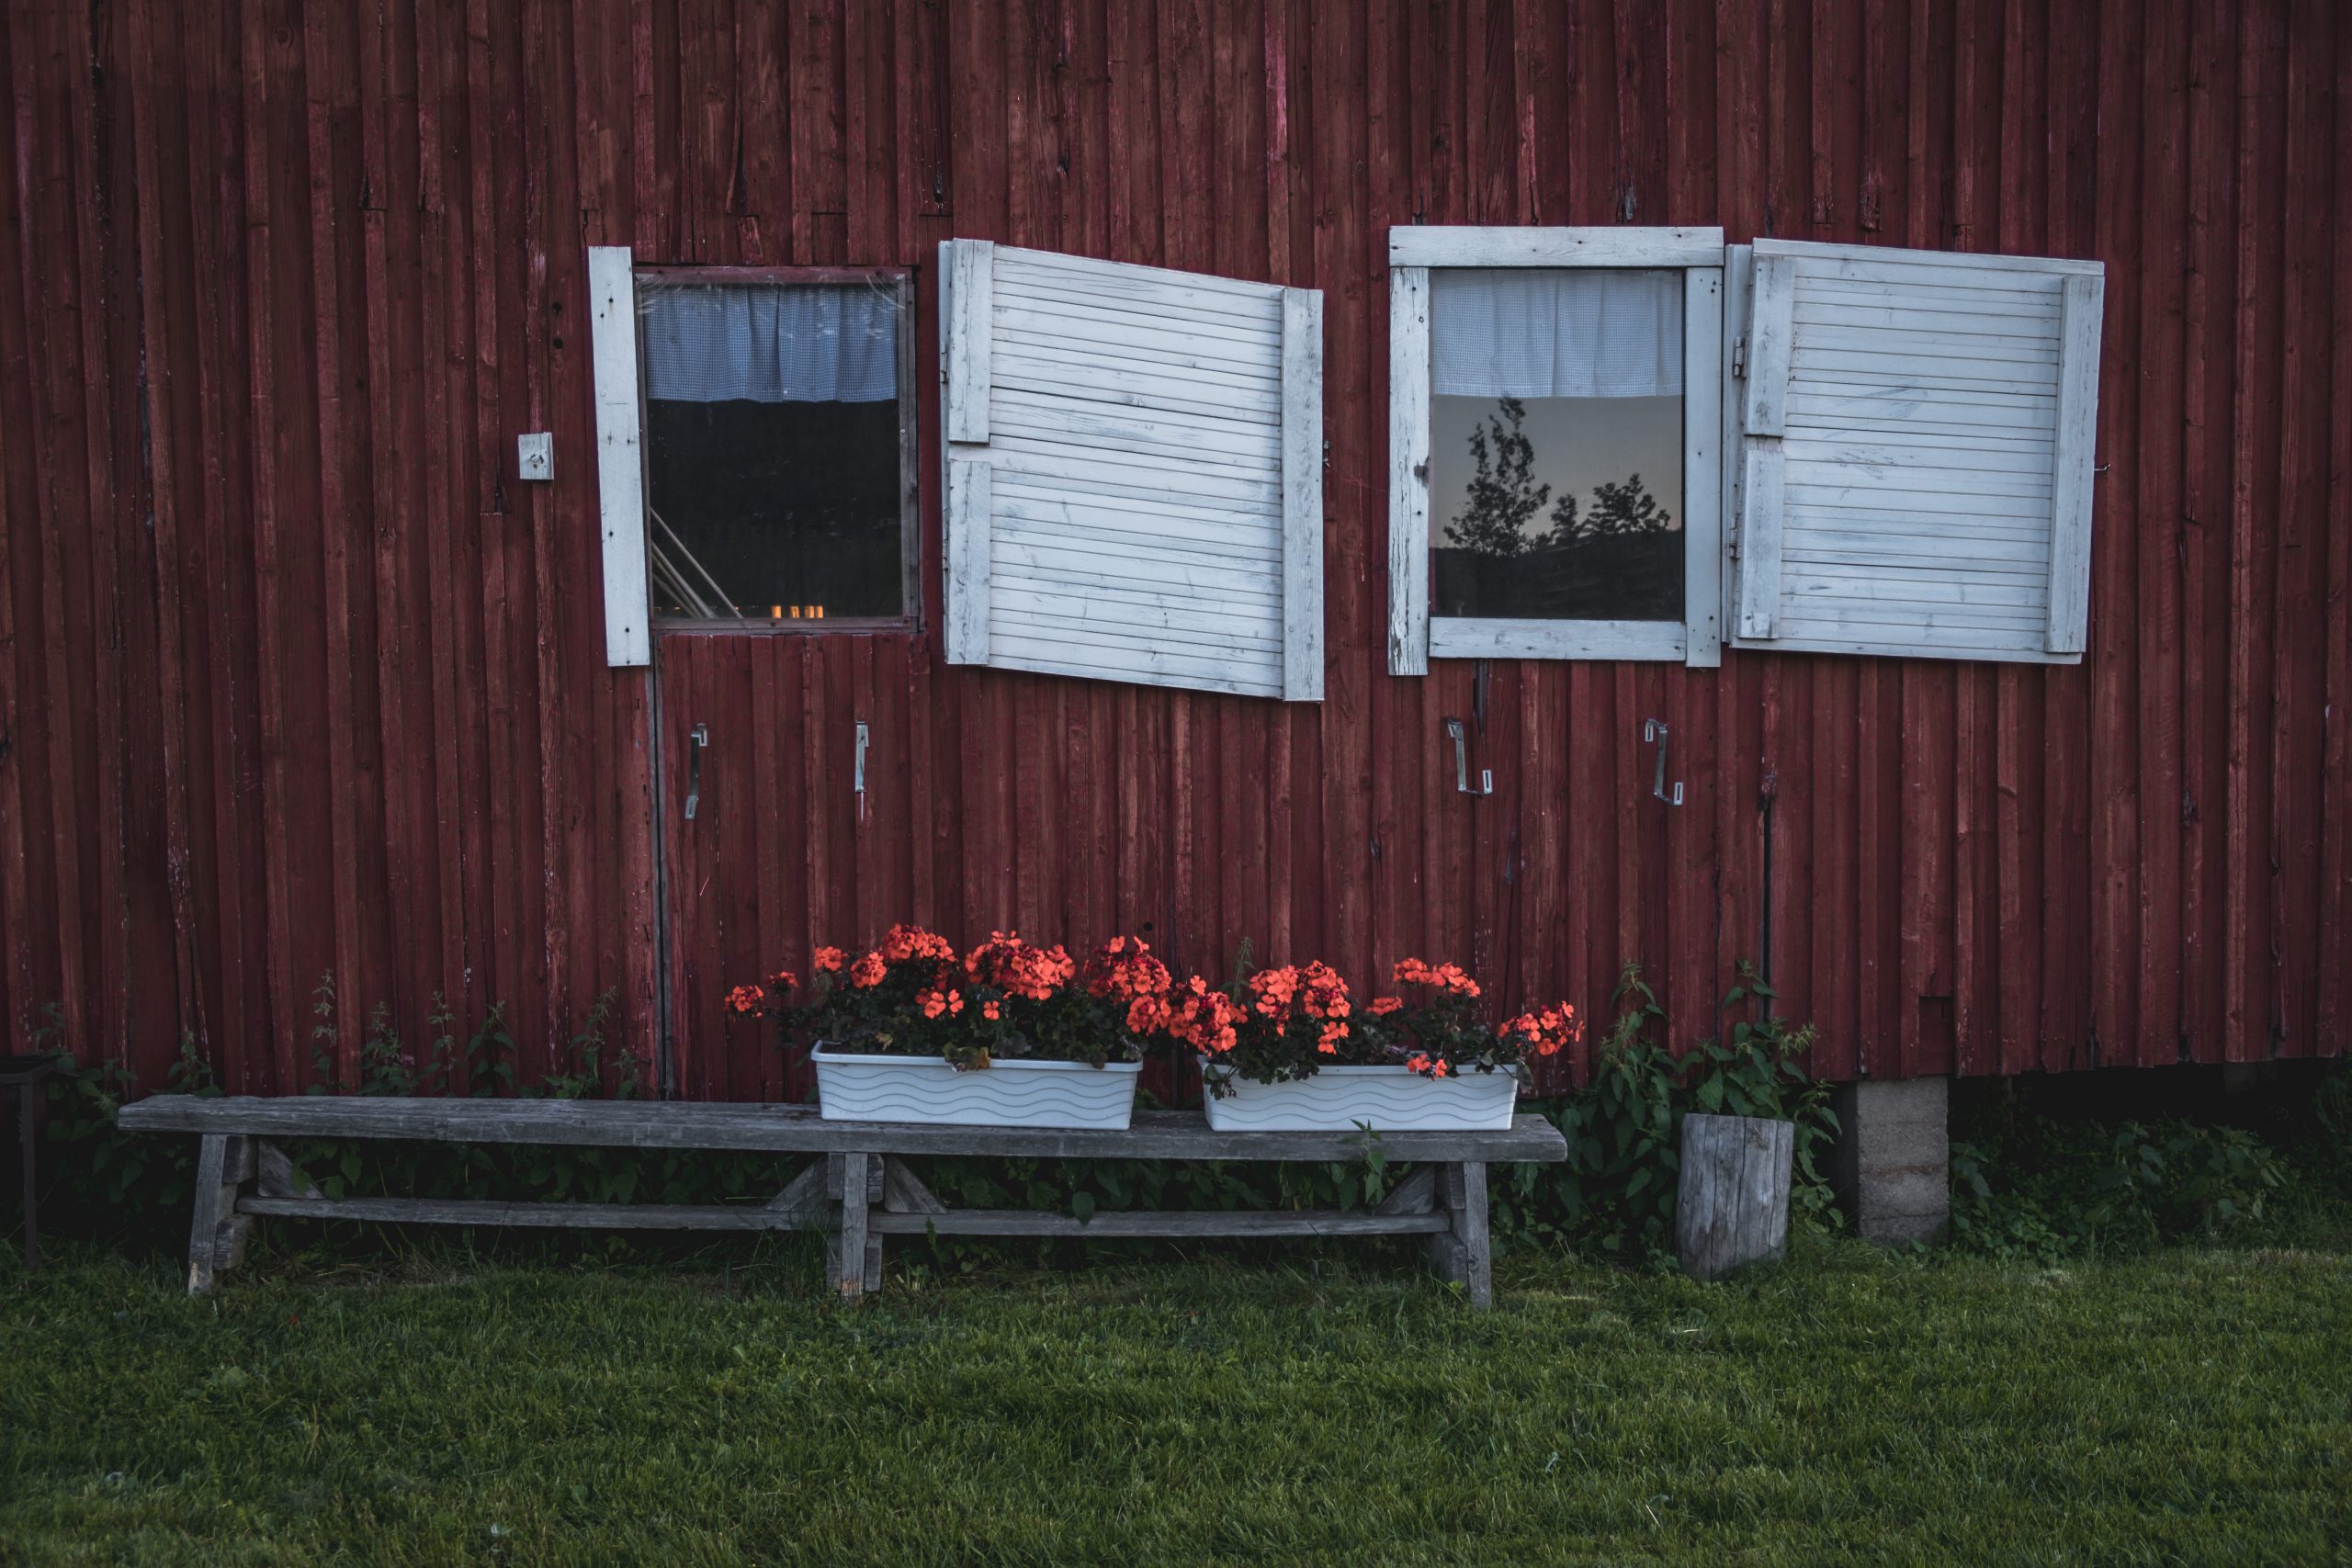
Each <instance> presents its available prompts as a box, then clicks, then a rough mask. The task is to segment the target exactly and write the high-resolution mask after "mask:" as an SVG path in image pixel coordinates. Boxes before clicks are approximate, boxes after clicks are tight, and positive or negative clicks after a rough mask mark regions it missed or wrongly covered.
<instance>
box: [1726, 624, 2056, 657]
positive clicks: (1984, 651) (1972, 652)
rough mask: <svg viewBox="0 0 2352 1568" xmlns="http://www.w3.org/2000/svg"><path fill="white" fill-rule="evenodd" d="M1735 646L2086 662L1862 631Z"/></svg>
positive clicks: (2030, 651)
mask: <svg viewBox="0 0 2352 1568" xmlns="http://www.w3.org/2000/svg"><path fill="white" fill-rule="evenodd" d="M1876 629H1878V630H1882V631H1885V630H1894V628H1893V627H1879V628H1876ZM1733 646H1734V647H1738V648H1749V649H1770V650H1771V651H1772V652H1774V653H1836V654H1842V655H1844V656H1846V657H1847V658H1849V659H1850V658H1857V657H1859V658H1866V659H1941V660H1955V659H1957V660H1967V661H1968V662H1970V663H1978V664H2080V663H2081V662H2082V661H2083V656H2082V655H2081V654H2079V653H2045V652H2043V651H2042V650H2041V649H2038V648H2025V647H2018V648H2000V647H1993V646H1987V647H1983V648H1976V647H1960V646H1956V645H1954V644H1952V643H1950V642H1917V641H1906V640H1900V639H1897V640H1892V641H1889V640H1884V639H1882V638H1879V637H1871V638H1869V639H1868V640H1863V639H1862V638H1861V636H1860V632H1859V631H1858V632H1857V634H1856V635H1855V637H1849V638H1844V639H1829V638H1822V637H1774V638H1772V639H1771V640H1770V641H1769V642H1751V641H1748V640H1747V639H1745V638H1743V639H1741V640H1740V641H1738V642H1736V643H1735V644H1734V645H1733Z"/></svg>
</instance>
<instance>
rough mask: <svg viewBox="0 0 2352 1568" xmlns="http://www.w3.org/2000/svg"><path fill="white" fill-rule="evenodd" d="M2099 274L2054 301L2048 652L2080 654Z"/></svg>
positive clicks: (2086, 611) (2086, 604)
mask: <svg viewBox="0 0 2352 1568" xmlns="http://www.w3.org/2000/svg"><path fill="white" fill-rule="evenodd" d="M2106 293H2107V283H2106V279H2105V278H2103V277H2100V276H2084V275H2082V274H2075V275H2073V276H2069V277H2068V278H2067V279H2066V281H2065V285H2064V294H2063V295H2062V297H2061V299H2060V304H2059V327H2058V335H2059V343H2060V348H2059V355H2058V436H2057V443H2056V447H2055V450H2054V452H2053V455H2052V464H2053V467H2052V486H2053V494H2052V514H2051V531H2050V626H2049V635H2048V638H2047V641H2046V644H2045V646H2046V647H2047V649H2048V650H2049V651H2050V652H2052V653H2080V652H2082V651H2083V649H2084V648H2085V646H2086V643H2087V641H2088V636H2089V630H2090V604H2091V512H2092V501H2093V496H2092V489H2093V482H2092V478H2091V474H2092V463H2093V459H2094V457H2095V456H2096V454H2097V451H2098V353H2099V328H2100V325H2101V318H2102V315H2103V312H2104V309H2105V303H2106Z"/></svg>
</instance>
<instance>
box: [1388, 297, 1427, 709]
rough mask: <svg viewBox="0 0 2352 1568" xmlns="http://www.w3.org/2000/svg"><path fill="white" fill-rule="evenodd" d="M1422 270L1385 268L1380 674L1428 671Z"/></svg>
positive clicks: (1425, 415)
mask: <svg viewBox="0 0 2352 1568" xmlns="http://www.w3.org/2000/svg"><path fill="white" fill-rule="evenodd" d="M1429 292H1430V269H1429V268H1427V267H1425V266H1392V267H1390V268H1389V269H1388V672H1389V673H1390V674H1391V675H1426V674H1428V673H1429V671H1430V299H1429Z"/></svg>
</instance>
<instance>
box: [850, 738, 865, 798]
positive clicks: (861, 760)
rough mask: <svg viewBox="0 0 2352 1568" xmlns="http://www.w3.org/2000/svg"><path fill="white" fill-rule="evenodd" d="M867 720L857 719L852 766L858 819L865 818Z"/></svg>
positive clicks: (852, 780)
mask: <svg viewBox="0 0 2352 1568" xmlns="http://www.w3.org/2000/svg"><path fill="white" fill-rule="evenodd" d="M865 745H866V731H865V720H864V719H862V718H861V719H859V720H858V721H857V758H856V761H855V763H854V767H853V768H852V771H851V776H850V787H851V788H852V789H854V790H855V791H856V792H857V819H858V820H859V821H861V822H863V821H865Z"/></svg>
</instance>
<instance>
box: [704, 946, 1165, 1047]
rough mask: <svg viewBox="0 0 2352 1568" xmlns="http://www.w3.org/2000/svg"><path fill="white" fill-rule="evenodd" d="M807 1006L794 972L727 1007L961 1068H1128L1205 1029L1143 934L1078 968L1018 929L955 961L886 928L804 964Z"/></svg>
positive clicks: (801, 1036) (1100, 951) (783, 1027)
mask: <svg viewBox="0 0 2352 1568" xmlns="http://www.w3.org/2000/svg"><path fill="white" fill-rule="evenodd" d="M809 967H810V970H811V975H810V979H809V994H808V999H807V1000H806V1001H804V1002H802V1003H800V1004H798V1005H794V1004H793V1003H792V1002H791V1001H790V1000H789V998H791V996H792V994H793V993H794V992H795V991H797V990H798V989H799V988H800V983H799V979H798V977H797V976H794V975H793V974H791V973H790V972H788V971H786V972H783V973H779V974H776V975H775V976H771V977H770V978H769V980H768V982H767V983H766V984H765V985H764V986H738V987H736V988H735V989H734V990H733V991H731V992H729V995H728V1004H729V1006H730V1007H732V1008H733V1009H734V1010H736V1011H737V1012H739V1013H746V1014H752V1013H757V1014H762V1015H764V1016H767V1017H770V1018H772V1019H774V1020H775V1025H776V1029H777V1032H778V1036H779V1039H780V1040H781V1042H782V1043H783V1044H784V1045H785V1047H786V1049H791V1048H792V1047H793V1046H794V1044H795V1043H797V1042H799V1041H804V1040H805V1041H808V1042H809V1043H811V1044H823V1045H827V1046H830V1047H831V1048H833V1049H836V1050H841V1051H845V1052H851V1053H863V1054H868V1055H894V1056H940V1057H944V1058H945V1059H946V1061H947V1063H948V1065H949V1066H954V1067H956V1068H957V1069H958V1070H960V1071H972V1070H978V1069H980V1068H985V1067H986V1066H989V1063H991V1062H994V1061H1000V1060H1002V1061H1013V1060H1023V1059H1026V1060H1031V1061H1048V1062H1083V1063H1086V1064H1088V1065H1089V1066H1097V1067H1099V1066H1103V1065H1104V1064H1106V1063H1109V1062H1134V1061H1139V1060H1141V1059H1142V1057H1143V1055H1144V1054H1145V1052H1147V1051H1148V1050H1149V1049H1151V1048H1152V1047H1153V1046H1154V1045H1155V1044H1159V1043H1166V1042H1169V1041H1177V1042H1180V1043H1191V1042H1192V1041H1193V1038H1194V1037H1195V1036H1197V1035H1198V1033H1199V1032H1200V1031H1201V1027H1202V1024H1201V1020H1202V1012H1201V1008H1200V1005H1199V1004H1200V1002H1201V999H1202V998H1203V995H1204V984H1203V982H1202V981H1201V980H1200V979H1199V978H1198V977H1197V976H1194V977H1193V978H1192V979H1190V980H1187V981H1185V982H1184V983H1183V984H1182V985H1179V984H1178V983H1177V982H1176V980H1175V979H1174V977H1173V976H1170V974H1169V972H1168V967H1167V965H1165V964H1162V963H1160V961H1159V959H1158V958H1156V957H1154V956H1152V953H1151V947H1150V944H1149V943H1148V942H1144V941H1143V940H1142V939H1140V938H1138V937H1131V936H1121V937H1114V938H1112V939H1111V940H1110V941H1109V942H1104V943H1103V945H1102V946H1100V947H1098V948H1096V949H1095V950H1094V952H1093V953H1091V954H1089V955H1088V957H1087V959H1086V962H1085V964H1084V965H1083V966H1082V967H1081V965H1080V964H1079V963H1078V962H1077V961H1076V960H1074V959H1072V958H1071V957H1070V955H1069V953H1068V951H1066V950H1065V949H1064V948H1062V947H1061V946H1060V945H1059V944H1056V945H1055V946H1052V947H1040V946H1038V945H1036V944H1035V943H1034V942H1023V940H1022V939H1021V937H1020V934H1019V933H1018V932H1014V931H991V932H990V933H989V940H988V941H986V942H982V943H980V944H979V945H978V947H975V948H973V949H972V950H971V952H969V953H966V954H965V955H963V956H962V957H961V958H958V957H957V956H956V949H955V947H954V946H953V944H951V943H950V942H948V941H947V939H946V938H944V937H943V936H940V935H938V934H937V933H936V932H933V931H924V930H922V928H920V927H916V926H905V925H897V926H892V927H891V928H890V931H889V934H888V935H887V936H885V937H884V938H883V940H882V944H881V945H880V946H879V947H876V948H874V949H872V950H871V951H869V952H867V953H864V954H862V955H860V956H859V957H858V958H856V959H855V960H854V961H853V960H852V959H851V958H850V956H849V954H848V953H845V952H843V951H842V949H840V948H838V947H820V948H819V949H818V950H817V952H816V953H815V955H814V956H813V957H812V959H811V960H810V964H809Z"/></svg>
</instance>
